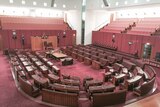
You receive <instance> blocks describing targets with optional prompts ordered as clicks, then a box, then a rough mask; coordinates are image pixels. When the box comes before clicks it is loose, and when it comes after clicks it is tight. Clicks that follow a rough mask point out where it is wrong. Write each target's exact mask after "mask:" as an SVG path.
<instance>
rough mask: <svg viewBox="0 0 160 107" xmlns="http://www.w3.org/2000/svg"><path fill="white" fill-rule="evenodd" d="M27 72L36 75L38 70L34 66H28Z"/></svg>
mask: <svg viewBox="0 0 160 107" xmlns="http://www.w3.org/2000/svg"><path fill="white" fill-rule="evenodd" d="M25 68H26V71H27V72H28V73H29V74H30V75H34V74H35V73H34V71H35V70H36V69H35V68H34V67H33V66H26V67H25Z"/></svg>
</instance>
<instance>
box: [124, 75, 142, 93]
mask: <svg viewBox="0 0 160 107" xmlns="http://www.w3.org/2000/svg"><path fill="white" fill-rule="evenodd" d="M141 79H142V76H140V75H137V76H135V77H133V78H131V79H129V80H126V81H125V87H126V89H128V90H130V89H131V90H132V89H133V88H134V87H136V86H138V85H139V82H140V80H141Z"/></svg>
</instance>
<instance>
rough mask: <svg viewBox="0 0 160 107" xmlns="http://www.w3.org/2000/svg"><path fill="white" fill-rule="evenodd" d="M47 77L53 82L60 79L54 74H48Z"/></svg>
mask: <svg viewBox="0 0 160 107" xmlns="http://www.w3.org/2000/svg"><path fill="white" fill-rule="evenodd" d="M48 77H49V78H50V79H54V80H59V79H60V77H59V76H57V75H54V74H48Z"/></svg>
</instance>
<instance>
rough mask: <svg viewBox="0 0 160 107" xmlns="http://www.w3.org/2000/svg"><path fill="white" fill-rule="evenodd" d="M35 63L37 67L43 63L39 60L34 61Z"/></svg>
mask: <svg viewBox="0 0 160 107" xmlns="http://www.w3.org/2000/svg"><path fill="white" fill-rule="evenodd" d="M35 64H36V65H37V66H38V67H39V66H42V65H43V63H42V62H41V61H37V62H35Z"/></svg>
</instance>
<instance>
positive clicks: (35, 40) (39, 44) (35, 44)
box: [31, 36, 57, 51]
mask: <svg viewBox="0 0 160 107" xmlns="http://www.w3.org/2000/svg"><path fill="white" fill-rule="evenodd" d="M45 41H46V42H47V43H49V42H51V43H52V45H53V48H56V47H57V36H49V37H48V38H47V39H42V37H40V36H31V49H32V50H33V51H35V50H43V49H44V45H43V43H44V42H45Z"/></svg>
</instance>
